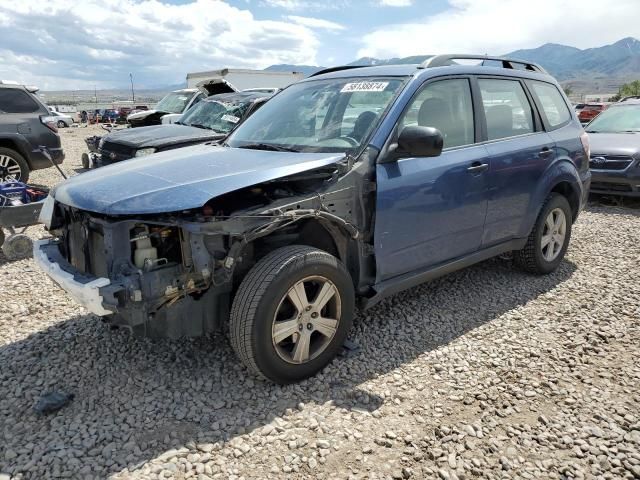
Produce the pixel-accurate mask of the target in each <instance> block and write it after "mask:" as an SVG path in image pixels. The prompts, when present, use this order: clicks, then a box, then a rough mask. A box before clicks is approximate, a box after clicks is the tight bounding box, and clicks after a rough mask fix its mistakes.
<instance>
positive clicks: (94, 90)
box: [93, 85, 98, 108]
mask: <svg viewBox="0 0 640 480" xmlns="http://www.w3.org/2000/svg"><path fill="white" fill-rule="evenodd" d="M93 98H94V100H95V101H96V108H98V89H97V88H96V86H95V85H94V86H93Z"/></svg>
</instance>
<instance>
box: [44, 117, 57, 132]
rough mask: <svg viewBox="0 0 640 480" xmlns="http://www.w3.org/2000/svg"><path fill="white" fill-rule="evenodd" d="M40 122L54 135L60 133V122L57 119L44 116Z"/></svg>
mask: <svg viewBox="0 0 640 480" xmlns="http://www.w3.org/2000/svg"><path fill="white" fill-rule="evenodd" d="M40 121H41V122H42V124H43V125H45V126H46V127H47V128H48V129H49V130H51V131H52V132H54V133H58V120H57V119H56V117H53V116H47V115H43V116H41V117H40Z"/></svg>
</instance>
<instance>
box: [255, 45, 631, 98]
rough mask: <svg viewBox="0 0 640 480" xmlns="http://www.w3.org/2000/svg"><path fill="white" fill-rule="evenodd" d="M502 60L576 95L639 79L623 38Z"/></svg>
mask: <svg viewBox="0 0 640 480" xmlns="http://www.w3.org/2000/svg"><path fill="white" fill-rule="evenodd" d="M431 56H432V55H415V56H411V57H402V58H390V59H380V58H372V57H362V58H359V59H357V60H355V61H353V62H351V63H349V64H348V65H362V66H367V65H398V64H414V63H421V62H423V61H424V60H426V59H427V58H429V57H431ZM504 56H506V57H513V58H517V59H521V60H528V61H530V62H535V63H538V64H540V65H541V66H542V67H543V68H544V69H545V70H547V71H548V72H549V73H550V74H551V75H553V76H554V77H556V78H557V79H558V80H559V81H560V82H562V83H563V84H564V85H567V84H568V85H571V87H572V88H573V89H574V90H575V89H577V90H580V91H589V90H595V91H602V90H604V91H610V92H612V93H615V92H616V91H617V88H618V87H619V85H621V84H622V83H625V82H627V81H630V80H636V79H638V78H640V40H638V39H636V38H632V37H627V38H623V39H622V40H618V41H617V42H615V43H613V44H611V45H604V46H602V47H596V48H586V49H579V48H576V47H569V46H567V45H559V44H556V43H546V44H544V45H542V46H540V47H538V48H531V49H525V50H516V51H514V52H511V53H507V54H505V55H504ZM322 68H324V67H315V66H310V65H286V64H281V65H272V66H270V67H267V68H266V70H272V71H289V72H290V71H296V72H302V73H304V74H305V75H311V74H312V73H315V72H317V71H319V70H321V69H322Z"/></svg>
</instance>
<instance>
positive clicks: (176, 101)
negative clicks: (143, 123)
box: [156, 92, 192, 113]
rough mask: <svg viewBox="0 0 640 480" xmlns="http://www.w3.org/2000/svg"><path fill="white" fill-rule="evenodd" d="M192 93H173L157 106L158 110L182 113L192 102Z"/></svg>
mask: <svg viewBox="0 0 640 480" xmlns="http://www.w3.org/2000/svg"><path fill="white" fill-rule="evenodd" d="M191 95H192V94H190V93H179V92H171V93H169V94H168V95H166V96H165V97H164V98H163V99H162V100H160V101H159V102H158V104H157V105H156V110H158V111H160V112H167V113H182V112H183V111H184V109H185V107H186V106H187V104H188V103H189V100H191Z"/></svg>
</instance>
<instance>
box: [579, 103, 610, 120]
mask: <svg viewBox="0 0 640 480" xmlns="http://www.w3.org/2000/svg"><path fill="white" fill-rule="evenodd" d="M607 107H608V105H607V104H606V103H587V104H585V106H584V107H583V108H582V109H581V110H580V111H579V112H578V119H579V120H580V122H582V123H589V122H590V121H591V120H593V119H594V118H596V117H597V116H598V115H600V113H601V112H603V111H604V110H606V109H607Z"/></svg>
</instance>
